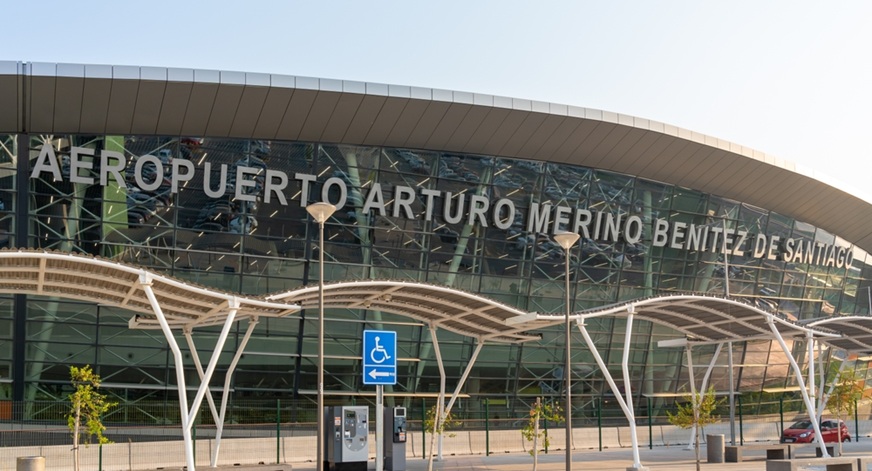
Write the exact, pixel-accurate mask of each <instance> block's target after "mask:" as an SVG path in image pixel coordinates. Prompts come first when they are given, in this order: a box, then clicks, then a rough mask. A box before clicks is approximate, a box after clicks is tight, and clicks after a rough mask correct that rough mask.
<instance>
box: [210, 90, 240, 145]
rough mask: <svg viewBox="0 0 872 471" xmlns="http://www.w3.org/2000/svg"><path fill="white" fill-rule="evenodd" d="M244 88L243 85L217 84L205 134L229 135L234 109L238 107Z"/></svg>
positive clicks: (234, 114)
mask: <svg viewBox="0 0 872 471" xmlns="http://www.w3.org/2000/svg"><path fill="white" fill-rule="evenodd" d="M244 90H245V86H244V85H228V84H223V83H222V84H220V85H218V90H217V91H216V92H215V98H214V99H213V102H212V112H211V113H209V124H208V125H207V126H206V135H207V136H228V135H230V128H231V127H232V126H233V120H234V119H235V118H236V110H237V109H239V101H240V100H241V99H242V92H243V91H244Z"/></svg>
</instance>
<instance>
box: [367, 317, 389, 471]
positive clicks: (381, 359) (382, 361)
mask: <svg viewBox="0 0 872 471" xmlns="http://www.w3.org/2000/svg"><path fill="white" fill-rule="evenodd" d="M363 384H364V385H374V386H375V394H376V396H375V420H376V425H375V443H376V445H375V469H376V471H384V457H385V446H384V445H385V432H384V427H385V425H384V409H385V401H384V399H385V398H384V395H385V386H384V385H386V384H390V385H394V384H397V333H396V332H391V331H385V330H364V331H363Z"/></svg>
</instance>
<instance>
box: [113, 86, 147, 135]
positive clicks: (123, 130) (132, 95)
mask: <svg viewBox="0 0 872 471" xmlns="http://www.w3.org/2000/svg"><path fill="white" fill-rule="evenodd" d="M138 91H139V80H114V81H113V82H112V90H110V91H109V106H108V108H107V110H106V132H107V133H108V134H128V133H130V127H131V126H132V125H133V116H134V110H136V96H137V94H138Z"/></svg>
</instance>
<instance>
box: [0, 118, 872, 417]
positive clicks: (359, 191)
mask: <svg viewBox="0 0 872 471" xmlns="http://www.w3.org/2000/svg"><path fill="white" fill-rule="evenodd" d="M0 137H3V136H0ZM24 137H25V139H26V142H28V143H29V145H28V149H17V148H16V145H17V143H18V142H19V141H20V139H18V136H16V135H8V136H6V137H5V140H4V141H3V142H4V143H5V144H4V145H3V146H2V147H0V154H2V152H3V151H6V152H7V157H6V160H3V159H4V157H2V155H0V171H3V172H6V173H3V174H0V202H2V203H3V207H0V238H2V237H5V238H6V241H7V242H6V246H7V247H18V246H26V247H32V248H41V249H46V250H59V251H63V252H78V253H87V254H91V255H94V256H100V257H105V258H109V259H112V260H116V261H119V262H124V263H129V264H134V265H139V266H144V267H147V268H149V269H152V270H157V271H161V272H163V273H166V274H168V275H171V276H175V277H178V278H181V279H185V280H189V281H191V282H195V283H199V284H202V285H206V286H209V287H213V288H216V289H221V290H226V291H230V292H239V293H244V294H247V295H254V294H267V293H275V292H279V291H283V290H288V289H292V288H297V287H299V286H302V285H309V284H315V283H317V273H318V266H317V259H318V257H317V250H318V248H317V241H316V239H317V227H316V226H315V225H314V224H313V223H312V222H311V221H310V220H309V219H308V218H307V216H306V211H305V207H304V205H305V204H308V203H312V202H315V201H321V200H327V201H328V202H331V203H337V202H344V204H342V205H341V207H340V208H339V210H338V211H337V213H336V214H335V215H334V216H333V218H331V220H329V221H328V222H327V224H326V226H325V227H326V229H325V230H326V235H325V247H324V248H323V250H324V255H325V267H324V268H325V270H324V272H325V279H326V280H327V281H328V282H329V281H338V280H356V279H403V280H413V281H421V282H427V283H434V284H442V285H448V286H452V287H454V288H458V289H463V290H467V291H471V292H476V293H481V294H483V295H486V296H489V297H492V298H494V299H497V300H499V301H502V302H505V303H508V304H512V305H515V306H517V307H519V308H521V309H526V310H530V311H537V312H542V313H562V312H564V311H565V304H564V303H565V301H564V299H565V292H564V286H563V276H564V275H563V274H564V269H565V267H564V262H563V260H564V254H563V252H562V249H560V248H559V246H557V244H556V243H554V242H553V241H552V240H551V237H550V235H551V234H552V233H553V232H554V229H565V228H569V225H570V224H571V221H573V220H577V218H582V219H584V218H585V216H587V219H586V221H587V223H588V224H587V225H586V226H585V227H586V229H587V230H588V231H589V232H590V233H591V234H588V235H586V236H585V237H583V239H582V240H581V243H580V244H578V245H577V246H576V247H575V248H573V249H572V250H571V253H570V267H569V271H570V276H571V281H572V287H571V289H572V292H571V293H570V298H571V303H572V307H573V308H574V309H575V310H581V309H586V308H592V307H597V306H602V305H606V304H611V303H615V302H618V301H624V300H629V299H635V298H639V297H643V296H652V295H659V294H667V293H676V292H682V293H688V292H693V293H715V294H725V293H727V292H729V295H730V296H733V297H739V298H743V299H746V300H747V301H748V302H750V303H754V304H756V305H757V306H760V307H763V308H766V309H772V310H776V311H778V312H780V313H782V314H784V315H786V316H789V317H792V318H794V319H797V320H805V319H811V318H817V317H823V316H828V315H838V314H869V312H868V309H869V307H868V304H867V303H866V302H864V301H865V297H863V294H864V293H863V292H864V291H867V290H868V289H869V286H870V266H869V265H870V263H872V259H870V258H869V256H868V254H867V253H866V252H865V251H862V250H860V249H858V248H856V247H853V246H852V245H851V244H850V242H848V241H845V240H843V239H840V238H839V237H837V236H835V235H833V234H829V233H827V232H826V231H823V230H821V229H819V228H815V227H813V226H810V225H809V224H806V223H804V222H802V221H796V220H793V219H791V218H788V217H786V216H783V215H780V214H776V213H773V212H771V211H767V210H765V209H764V208H759V207H754V206H752V205H748V204H746V203H742V202H737V201H733V200H729V199H726V198H722V197H719V196H717V195H712V194H708V193H705V192H702V191H699V190H693V189H688V188H681V187H676V186H672V185H666V184H663V183H659V182H654V181H650V180H644V179H640V178H636V177H633V176H630V175H622V174H617V173H613V172H607V171H603V170H599V169H592V168H585V167H579V166H572V165H565V164H556V163H549V162H537V161H527V160H517V159H508V158H503V157H494V156H483V155H469V154H458V153H450V152H435V151H425V150H416V149H398V148H386V147H355V146H349V145H334V144H328V143H317V142H285V141H265V140H246V139H218V138H208V137H196V136H195V137H189V136H143V135H131V136H119V135H98V136H94V135H27V136H24ZM17 156H22V157H24V162H19V161H18V160H16V159H17ZM4 164H6V167H4ZM22 169H23V170H22ZM18 171H26V172H28V173H27V176H28V178H27V181H28V187H27V188H21V189H19V190H16V188H15V182H16V181H18V180H17V179H16V175H17V173H16V172H18ZM16 198H26V201H27V211H26V214H16V212H15V211H12V210H11V208H14V207H15V204H16V201H17V200H16ZM4 208H9V209H4ZM561 211H563V212H561ZM543 214H544V215H545V216H543ZM561 215H562V217H564V221H565V222H564V223H563V224H562V225H561V224H554V223H553V221H554V220H559V219H560V217H561ZM546 216H547V217H546ZM16 217H17V218H18V219H17V220H20V221H23V224H24V226H22V228H21V229H22V231H23V233H25V234H26V241H25V242H24V243H22V244H18V243H16V239H15V237H14V236H15V233H16V232H15V230H16V226H15V221H16ZM537 218H544V219H545V220H548V221H551V223H549V224H539V225H538V226H537V224H536V221H537ZM574 218H575V219H574ZM631 218H636V219H637V220H638V221H639V227H638V234H636V233H634V232H633V230H632V229H633V227H632V224H631V223H630V222H629V221H630V220H631ZM539 220H542V219H539ZM618 220H620V221H622V222H621V223H618V222H615V221H618ZM658 221H665V224H668V225H669V227H670V230H671V232H667V237H669V238H670V239H669V240H668V241H667V243H657V242H655V240H656V238H657V237H658V234H657V230H658V229H657V224H658ZM628 227H630V229H628ZM681 227H685V228H695V229H688V232H690V231H692V230H698V231H702V232H700V233H699V234H703V233H705V234H707V235H708V236H711V237H714V236H712V235H711V234H714V233H725V232H727V231H728V230H729V231H732V233H733V234H738V232H739V231H742V232H744V233H746V234H748V236H749V237H750V236H751V235H753V234H765V235H766V236H767V237H769V240H770V241H771V240H772V239H773V238H774V237H776V236H777V237H779V238H780V240H782V241H786V240H787V239H793V240H805V241H812V242H814V243H819V244H824V245H826V246H828V247H836V248H840V249H843V251H850V252H851V254H852V255H853V257H852V260H851V264H850V265H849V266H847V267H837V266H834V265H835V264H832V265H830V266H827V264H826V263H824V264H821V263H801V262H800V263H796V262H795V261H793V260H779V259H778V257H777V256H776V257H774V259H770V258H769V257H765V256H764V257H760V256H753V255H752V254H750V252H751V250H745V251H744V252H743V251H739V250H729V251H725V250H723V248H722V247H719V246H717V244H715V243H712V242H711V241H709V243H708V244H705V243H703V244H700V245H699V246H697V247H695V248H693V249H688V248H687V247H686V246H682V244H681V241H680V240H677V239H676V236H675V231H676V230H679V231H680V229H676V228H681ZM610 231H611V232H610ZM719 231H723V232H719ZM679 239H680V238H679ZM721 243H723V239H722V242H721ZM749 244H750V241H749ZM748 247H752V245H749V246H748ZM725 252H729V253H725ZM3 301H4V300H3V299H0V381H2V380H3V377H4V373H3V371H4V370H3V368H4V365H6V369H7V371H8V372H7V373H5V374H6V375H8V376H6V377H18V378H21V379H22V380H23V381H24V382H25V387H24V388H23V390H24V397H21V398H19V399H26V400H37V399H51V398H56V397H57V394H59V393H58V388H59V387H60V385H61V384H63V383H65V382H66V374H67V373H66V370H65V368H66V367H67V366H68V365H69V364H71V363H90V364H93V365H95V367H96V369H97V371H98V372H99V373H100V374H101V376H102V377H103V378H104V380H105V381H106V382H107V384H108V387H109V388H110V389H114V390H116V391H117V392H118V395H119V396H122V395H123V396H124V397H126V398H134V397H139V396H149V397H154V396H155V395H156V394H162V395H166V396H172V395H173V394H174V387H173V386H172V384H171V383H172V382H173V381H174V380H173V376H172V375H171V374H169V373H168V371H169V370H170V369H171V364H170V359H169V356H168V353H167V347H166V346H165V341H163V340H162V339H161V338H160V336H155V335H154V333H149V332H142V331H130V330H126V329H125V325H126V320H125V314H124V313H123V312H118V311H117V310H112V309H106V308H101V307H99V306H96V305H90V304H87V303H78V302H71V301H67V300H54V299H46V298H39V297H33V296H28V297H27V298H26V299H25V298H22V301H23V302H26V308H25V309H24V310H23V312H26V319H27V320H26V323H25V324H26V330H25V335H26V338H25V340H24V342H25V343H26V348H25V354H24V355H23V357H22V358H20V359H18V360H15V361H13V356H14V355H13V353H12V352H11V348H5V349H4V345H7V346H8V345H9V343H10V341H16V340H17V339H15V338H14V335H13V333H12V332H13V331H14V328H13V324H14V321H13V317H14V316H13V315H12V312H14V309H13V307H12V305H13V304H14V303H13V302H12V300H11V299H9V300H8V302H3ZM7 308H8V310H7V311H6V312H8V313H9V314H4V309H7ZM4 316H5V317H4ZM316 316H317V313H306V312H303V313H302V315H301V316H300V317H299V318H293V319H266V320H263V321H262V323H261V325H259V326H258V327H257V329H256V331H255V334H254V336H253V338H252V341H251V343H250V344H249V346H248V348H247V351H246V354H245V356H244V358H243V359H242V361H241V362H240V365H239V369H238V370H237V373H236V375H235V378H234V384H233V385H234V391H235V395H237V396H238V397H240V398H244V397H284V396H287V395H292V396H293V397H298V396H300V395H310V394H314V391H315V389H316V388H315V383H316V373H317V371H316V367H317V358H316V352H317V350H316V348H317V345H316V343H317V342H316V340H317V324H316V322H315V319H316V318H317V317H316ZM643 324H644V323H643ZM4 326H6V327H4ZM367 328H385V329H390V330H396V331H397V332H398V338H399V339H400V342H399V345H398V349H399V352H400V355H401V358H400V371H401V374H400V376H401V377H404V379H403V380H401V381H400V383H399V384H398V385H397V386H396V387H395V389H396V392H402V393H404V394H407V395H408V397H414V396H415V395H420V394H427V393H433V392H435V391H437V390H438V384H439V375H438V371H437V368H436V364H435V359H434V358H435V357H434V352H433V348H432V343H431V340H430V338H429V332H428V330H427V328H426V326H424V325H421V324H420V323H416V322H411V321H410V320H409V319H405V318H403V317H401V316H396V315H392V314H388V313H382V312H377V311H366V310H342V309H328V311H327V329H326V335H327V345H328V351H327V358H326V363H327V371H325V374H326V378H327V381H326V385H325V388H326V389H327V391H328V393H329V391H336V392H352V393H353V392H359V391H362V390H363V385H362V379H361V371H360V369H361V367H360V364H359V360H358V357H359V350H360V348H361V347H360V341H361V336H362V335H361V332H362V330H364V329H367ZM588 330H589V331H590V333H591V335H592V337H593V339H594V341H595V342H596V343H597V345H598V346H599V347H600V349H601V351H602V352H603V355H604V359H605V360H606V362H607V364H609V365H610V366H612V367H616V368H617V367H618V365H619V363H620V354H619V352H620V350H621V348H622V345H623V342H624V340H623V332H624V329H623V321H622V320H615V319H598V320H596V321H592V322H591V323H590V325H589V326H588ZM635 331H636V333H635V334H634V335H635V338H634V339H633V342H632V349H633V350H632V352H631V355H630V358H631V365H632V374H631V376H632V378H633V381H638V383H637V384H633V385H632V388H633V391H638V394H639V396H638V397H637V400H639V401H643V400H644V399H643V397H644V396H645V395H652V394H660V393H676V392H679V391H681V390H682V388H684V387H685V386H686V382H687V372H686V370H684V369H683V366H682V365H683V363H682V361H683V360H682V358H681V355H677V354H676V353H675V352H669V351H657V350H654V349H653V347H652V346H653V345H655V344H656V341H657V340H660V339H666V338H671V337H674V336H675V335H676V333H675V332H673V331H670V330H669V329H666V328H664V327H662V326H658V325H651V324H644V325H640V326H638V328H636V329H635ZM243 333H244V328H238V329H237V331H236V332H235V333H234V335H235V336H236V341H239V339H240V338H241V336H242V334H243ZM541 334H542V340H541V341H539V342H536V343H535V344H526V345H487V346H486V347H485V348H484V350H483V351H482V354H481V355H480V356H479V360H478V362H477V363H476V365H475V367H474V368H473V371H472V374H471V377H470V381H469V383H468V385H467V386H466V388H465V389H466V390H465V392H466V394H468V395H469V397H470V403H474V402H475V401H476V400H477V399H481V398H488V397H499V398H510V399H512V400H514V401H516V402H518V403H524V402H526V401H527V400H528V398H531V397H534V396H541V395H553V396H555V397H559V396H560V391H559V387H560V386H559V384H560V381H559V378H560V377H561V375H562V374H564V372H563V371H562V368H561V366H560V365H561V364H562V363H563V358H562V355H563V351H564V341H563V338H562V337H563V334H562V327H560V326H558V327H553V328H550V329H547V330H544V331H542V332H541ZM4 335H6V336H5V337H4ZM198 335H199V337H200V338H201V339H203V340H202V342H201V348H203V349H204V351H206V350H207V349H209V348H210V346H209V344H210V343H211V342H214V339H215V338H216V337H217V330H216V329H205V330H204V332H200V333H199V334H198ZM573 336H574V338H573V340H572V345H573V352H572V356H573V358H572V363H573V365H577V366H576V368H577V369H574V370H573V371H572V372H571V373H572V374H573V376H574V381H573V383H574V385H575V386H574V391H573V396H575V397H576V398H577V401H578V402H577V407H578V408H579V410H578V411H576V413H583V414H584V413H587V412H589V410H587V409H585V408H588V407H592V404H593V403H594V399H596V398H599V397H602V396H603V395H607V394H608V387H607V386H606V385H605V384H604V382H603V380H602V376H601V375H597V373H596V371H595V370H596V368H595V364H594V362H593V359H592V357H591V355H590V353H589V352H587V351H586V350H585V349H584V347H583V345H584V342H583V341H582V339H581V337H580V336H578V335H577V333H573ZM439 344H440V348H441V350H442V353H443V357H444V358H445V361H446V365H445V366H446V371H447V373H448V375H449V384H451V382H452V379H453V380H454V381H456V380H457V379H458V378H459V376H460V374H461V373H462V371H463V368H464V366H465V363H466V361H467V360H468V359H469V357H470V355H471V354H472V350H473V347H474V342H473V339H469V338H464V337H461V336H459V335H456V334H451V333H447V332H440V334H439ZM736 348H737V351H736V355H737V358H741V360H740V361H741V362H742V363H746V364H747V366H745V367H744V368H743V372H742V374H740V375H737V378H736V381H737V384H736V389H737V390H739V391H751V392H761V391H762V390H763V389H764V388H768V387H784V386H785V385H786V384H789V383H790V382H791V380H790V379H789V376H788V374H787V373H788V372H787V361H786V359H785V358H784V357H783V354H781V353H780V350H779V349H778V348H777V347H775V348H773V346H772V345H770V344H769V343H768V342H765V343H750V344H747V345H741V346H737V347H736ZM7 350H8V351H7ZM227 350H228V351H227V352H226V353H227V356H228V360H229V355H230V351H231V350H232V347H228V349H227ZM796 350H797V351H802V348H801V347H798V348H796ZM711 354H712V351H707V350H706V349H700V351H698V352H696V355H697V356H699V359H697V360H695V363H696V364H707V363H708V359H707V358H706V356H707V355H708V356H709V357H710V355H711ZM737 361H738V360H737ZM4 362H5V363H4ZM225 364H226V362H225ZM16 365H17V367H18V368H19V369H20V370H21V371H20V372H18V373H15V372H14V371H13V370H15V368H16ZM187 367H188V368H190V369H191V372H192V374H195V373H194V366H193V362H190V363H189V364H188V365H187ZM16 374H17V376H16ZM219 374H220V372H219ZM713 381H714V385H715V387H716V388H717V389H727V386H726V385H725V384H724V383H725V381H727V379H726V375H725V374H720V375H719V374H716V375H715V376H714V377H713ZM2 385H3V383H2V382H0V387H2ZM161 388H163V389H161ZM575 388H577V391H576V390H575ZM0 391H2V390H0ZM155 391H158V392H157V393H156V392H155ZM640 404H641V402H640Z"/></svg>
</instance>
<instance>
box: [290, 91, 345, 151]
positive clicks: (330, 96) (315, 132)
mask: <svg viewBox="0 0 872 471" xmlns="http://www.w3.org/2000/svg"><path fill="white" fill-rule="evenodd" d="M340 96H341V92H325V91H323V90H322V91H319V92H318V94H317V95H316V96H315V101H314V102H313V103H312V109H311V110H310V111H309V114H308V116H306V121H305V122H304V123H303V127H302V128H301V129H300V137H299V139H300V140H303V141H318V140H320V139H321V135H323V134H324V131H325V130H326V129H327V123H328V122H329V121H330V118H331V116H333V111H334V110H335V109H336V104H337V103H338V102H339V97H340Z"/></svg>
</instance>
